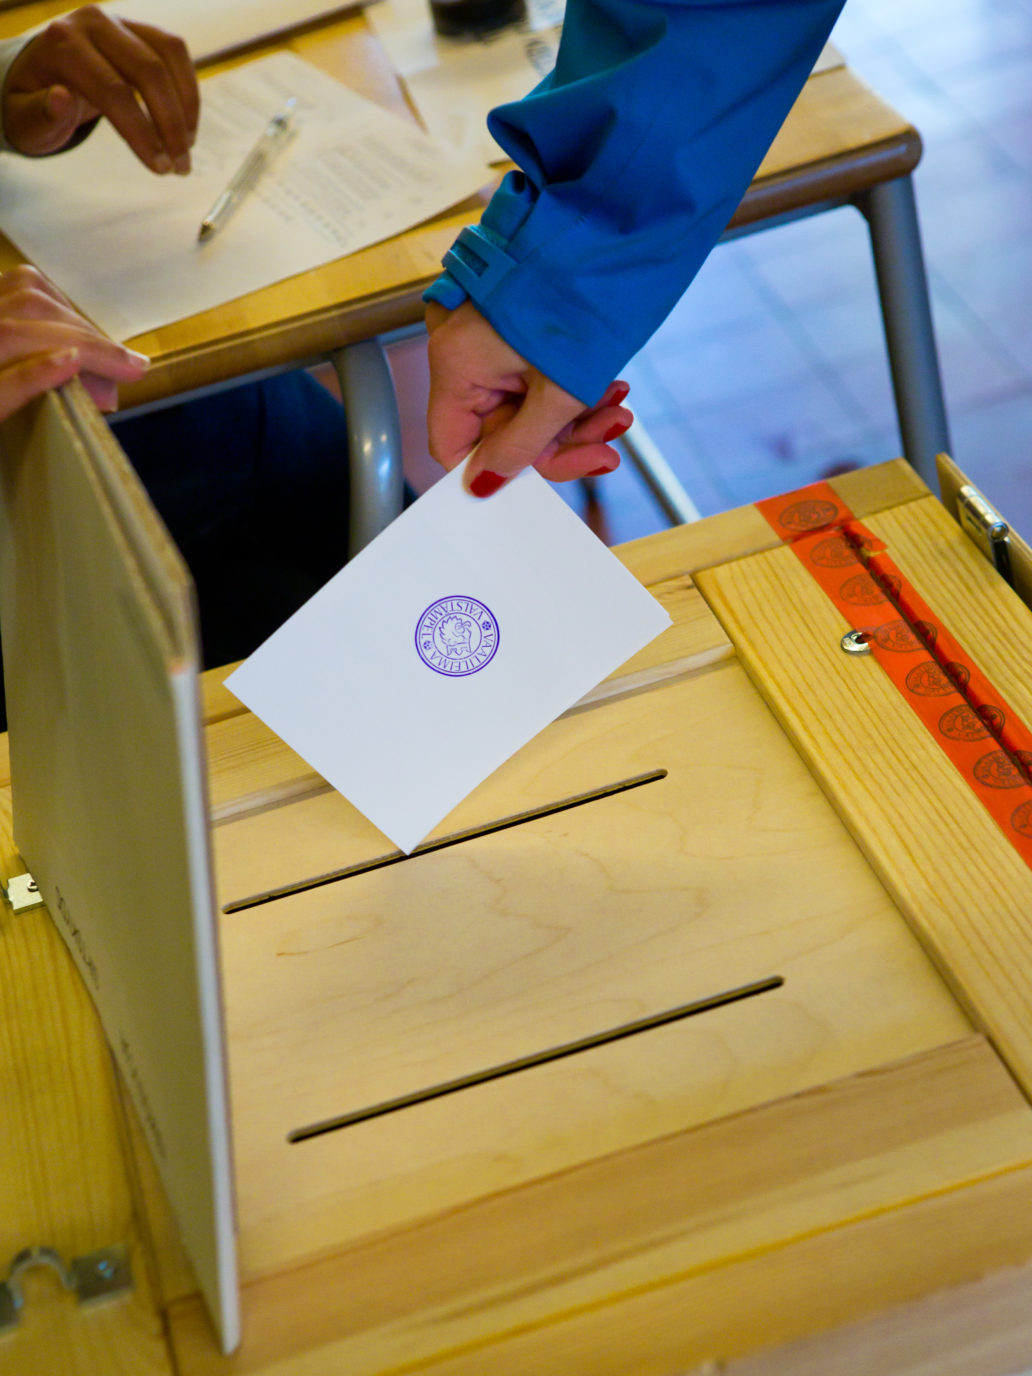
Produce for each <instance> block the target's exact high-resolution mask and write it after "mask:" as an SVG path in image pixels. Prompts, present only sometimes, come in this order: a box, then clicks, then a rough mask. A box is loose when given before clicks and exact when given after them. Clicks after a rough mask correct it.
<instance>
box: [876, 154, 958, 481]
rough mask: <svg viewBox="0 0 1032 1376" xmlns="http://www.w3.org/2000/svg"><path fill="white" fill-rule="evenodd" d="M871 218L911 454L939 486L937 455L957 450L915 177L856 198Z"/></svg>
mask: <svg viewBox="0 0 1032 1376" xmlns="http://www.w3.org/2000/svg"><path fill="white" fill-rule="evenodd" d="M856 205H857V207H858V209H859V210H860V212H861V214H862V215H863V216H864V218H865V219H866V221H867V226H868V229H869V231H870V235H871V251H872V253H873V255H874V268H875V273H876V275H877V279H878V296H879V300H880V302H881V312H882V320H883V322H884V325H885V341H886V344H887V346H888V352H889V367H890V369H891V371H892V386H893V391H894V392H895V396H896V413H897V415H898V417H899V430H900V437H901V439H902V442H903V452H904V454H905V455H906V457H907V459H908V460H909V461H910V463H912V464H913V466H914V468H916V469H917V471H918V473H920V475H921V477H922V478H923V479H924V481H925V482H926V483H927V484H928V486H929V487H930V488H932V490H933V491H938V478H937V477H936V471H935V456H936V454H938V453H950V452H951V450H950V437H949V427H948V424H947V420H946V407H945V404H944V402H943V395H942V380H941V378H940V375H939V358H938V353H937V352H936V347H935V334H934V331H933V328H932V311H931V304H930V302H929V299H928V279H927V277H926V276H925V267H924V255H923V253H922V250H921V233H920V230H919V228H918V222H917V205H916V202H915V200H914V186H913V182H912V181H911V179H910V177H897V178H896V179H895V180H893V181H889V182H882V183H881V184H880V185H879V186H873V187H871V188H870V189H869V190H868V191H864V192H862V193H861V194H860V195H858V196H857V197H856Z"/></svg>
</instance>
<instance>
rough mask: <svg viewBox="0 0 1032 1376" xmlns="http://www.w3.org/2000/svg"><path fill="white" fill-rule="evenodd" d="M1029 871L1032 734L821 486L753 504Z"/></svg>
mask: <svg viewBox="0 0 1032 1376" xmlns="http://www.w3.org/2000/svg"><path fill="white" fill-rule="evenodd" d="M756 505H757V508H758V510H759V511H760V512H761V513H762V514H763V515H764V516H765V517H766V519H767V520H768V521H769V523H770V525H771V526H772V527H773V529H774V530H775V531H776V532H777V533H778V535H780V536H781V538H782V539H783V540H785V541H786V542H787V543H790V544H791V546H792V548H793V550H794V551H795V553H796V555H797V556H798V558H799V559H800V561H801V562H802V564H803V565H804V567H805V568H806V569H808V571H809V572H810V574H811V575H812V576H813V578H814V579H815V580H816V582H818V583H819V584H820V586H821V587H822V588H823V589H824V591H825V592H826V593H827V595H828V596H829V597H830V598H831V600H832V601H833V602H834V603H835V605H836V607H837V608H838V609H839V611H840V612H841V613H842V615H843V616H844V617H845V619H846V620H847V621H848V622H849V623H850V625H851V626H852V627H853V629H854V630H857V631H860V632H862V633H864V634H865V635H866V636H867V637H868V643H869V644H870V647H871V652H872V654H873V655H874V657H875V658H876V659H877V660H878V662H879V664H881V666H882V667H883V668H884V670H885V671H886V673H887V674H888V675H889V677H890V678H891V680H892V682H893V683H894V684H895V685H896V687H897V688H898V689H899V690H900V692H901V693H902V694H903V695H904V697H905V698H906V699H907V701H908V702H909V703H910V705H911V707H912V708H913V709H914V711H915V712H916V713H917V715H918V716H919V717H920V718H921V720H922V721H923V722H924V724H925V726H926V727H927V728H928V730H929V731H930V732H931V734H932V735H933V736H934V737H935V739H936V740H937V741H938V743H939V745H940V746H941V747H942V749H943V750H944V751H945V752H946V754H947V755H948V756H949V758H950V759H951V760H952V761H953V763H954V765H955V766H956V767H957V769H959V770H960V771H961V773H962V774H963V775H964V777H965V779H966V780H967V781H968V783H969V784H970V785H971V787H972V789H973V790H974V791H975V793H976V794H977V796H978V798H979V799H980V801H981V802H982V804H983V805H984V806H985V808H986V809H987V810H988V812H989V813H990V815H991V816H992V817H993V818H994V820H995V821H996V823H997V824H998V825H999V827H1000V829H1001V830H1002V831H1003V832H1004V834H1005V835H1006V836H1007V838H1008V840H1009V841H1010V842H1011V844H1012V845H1013V846H1014V847H1015V849H1016V850H1017V851H1018V852H1019V853H1020V854H1021V856H1022V858H1023V859H1024V861H1025V863H1026V864H1027V865H1029V866H1030V868H1032V732H1030V731H1029V728H1028V727H1027V726H1026V725H1025V723H1024V722H1023V721H1022V720H1021V719H1020V718H1019V717H1018V716H1017V714H1016V713H1015V712H1014V711H1013V710H1012V708H1011V707H1010V706H1009V705H1008V704H1007V703H1006V702H1005V701H1004V700H1003V698H1002V697H1001V695H1000V694H999V693H998V692H997V690H996V689H995V688H994V687H993V685H992V684H991V683H990V682H989V680H988V679H987V678H986V677H985V675H984V674H983V673H982V672H981V671H980V670H979V669H978V667H977V666H976V665H975V664H974V663H973V661H972V660H971V657H970V656H969V655H968V654H967V653H966V652H965V651H964V649H963V648H962V646H961V645H960V643H959V642H958V641H957V639H956V637H955V636H953V635H952V634H951V633H950V632H949V631H948V630H947V629H946V627H945V626H944V625H943V623H942V621H941V620H940V618H939V617H938V616H936V615H935V613H934V612H933V611H932V610H931V608H930V607H929V606H928V604H927V603H926V602H925V601H924V600H923V599H922V598H921V597H920V596H919V595H918V593H917V592H916V590H915V589H914V588H913V586H912V585H911V584H910V583H908V582H907V580H906V579H905V578H904V577H903V575H902V574H901V573H900V571H899V569H898V568H897V567H896V565H895V564H894V563H893V561H892V558H891V556H890V555H889V553H888V551H887V549H886V546H885V544H884V542H883V541H881V540H879V539H878V538H877V537H876V536H874V535H872V534H871V532H870V531H868V530H866V529H865V528H864V526H863V525H862V524H861V523H860V522H859V521H857V520H855V519H854V517H853V513H852V512H851V511H850V510H849V508H848V507H847V506H846V504H845V503H844V502H843V501H842V499H841V498H840V497H838V496H837V494H836V493H835V492H834V491H833V490H832V489H831V488H830V487H829V486H828V485H827V484H826V483H814V484H813V485H812V486H810V487H805V488H801V489H799V490H798V491H796V492H790V493H787V494H786V495H785V496H782V497H773V498H770V499H768V500H767V501H762V502H757V503H756Z"/></svg>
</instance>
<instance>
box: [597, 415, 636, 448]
mask: <svg viewBox="0 0 1032 1376" xmlns="http://www.w3.org/2000/svg"><path fill="white" fill-rule="evenodd" d="M630 428H631V425H630V422H629V421H622V420H621V421H618V422H617V424H616V425H613V426H610V428H609V429H608V430H607V431H606V433H605V434H604V435H603V436H602V443H603V444H608V443H609V442H610V440H618V439H619V438H620V436H621V435H622V434H623V433H624V431H626V430H629V429H630Z"/></svg>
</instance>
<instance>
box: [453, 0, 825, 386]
mask: <svg viewBox="0 0 1032 1376" xmlns="http://www.w3.org/2000/svg"><path fill="white" fill-rule="evenodd" d="M843 3H844V0H568V3H567V7H566V22H565V24H564V26H563V35H562V41H561V43H560V45H559V54H558V58H557V61H556V66H555V70H554V72H552V73H551V74H550V75H549V76H547V77H546V78H545V79H544V80H543V81H542V82H541V83H540V85H539V86H538V87H537V88H536V89H535V90H534V91H532V92H531V93H530V95H528V96H526V97H525V98H524V99H523V100H521V101H516V102H514V103H512V104H508V105H501V106H499V107H498V108H497V109H496V110H494V111H492V113H491V116H490V119H489V127H490V129H491V133H492V134H493V135H494V137H495V138H496V139H497V140H498V142H499V143H500V144H501V145H502V147H503V148H504V149H505V151H506V152H507V153H508V154H509V156H510V157H511V158H512V160H513V161H514V162H515V163H516V164H517V165H518V167H519V168H520V169H521V170H520V171H518V172H512V173H510V174H509V175H508V176H507V177H506V178H505V179H504V181H503V182H502V185H501V187H500V188H499V190H498V191H497V192H496V193H495V195H494V196H493V197H492V199H491V201H490V202H489V204H488V206H487V208H486V210H485V211H484V215H483V218H482V220H481V223H480V225H479V226H470V227H467V228H466V229H464V230H463V231H462V232H461V234H460V235H459V237H458V239H457V240H456V242H455V244H454V245H453V246H452V248H451V249H450V250H449V252H448V254H447V255H446V257H445V260H444V265H445V268H446V270H447V271H446V273H445V275H444V276H443V277H442V278H440V279H438V281H437V282H436V283H435V284H434V285H433V286H432V287H431V288H430V290H429V291H428V292H427V299H431V300H436V301H439V302H441V303H442V304H443V305H445V306H447V307H448V308H449V309H454V308H455V307H456V306H457V305H459V304H461V302H462V301H463V300H465V299H466V298H467V296H468V297H469V298H470V299H472V301H473V302H474V303H475V305H476V306H477V309H478V310H479V311H480V312H481V313H482V314H483V315H484V316H485V317H486V318H487V319H488V320H489V321H490V322H491V324H492V325H493V326H494V328H495V329H496V330H497V331H498V333H499V334H500V335H501V336H502V338H503V339H505V340H506V341H507V342H508V343H509V344H511V345H512V347H513V348H514V349H516V350H517V351H518V352H519V353H520V354H522V355H523V357H524V358H526V359H527V360H528V361H529V362H531V363H533V364H534V365H535V366H536V367H537V368H539V369H540V370H541V371H542V372H543V373H544V374H545V375H546V376H547V377H550V378H551V379H552V380H553V381H554V382H557V383H558V384H559V385H560V386H561V387H563V388H565V389H566V390H567V391H568V392H572V393H573V395H574V396H575V397H578V398H579V399H580V400H581V401H583V402H584V403H585V405H589V406H590V405H594V404H595V402H597V401H598V400H599V398H600V397H601V395H602V393H603V392H604V391H605V389H606V387H607V386H608V385H609V383H610V382H611V381H612V380H613V379H614V378H615V377H617V376H618V374H619V373H620V370H621V369H622V367H623V366H624V364H625V363H626V362H627V360H628V359H629V358H631V357H632V356H633V355H634V354H635V353H637V351H638V350H639V349H640V348H641V347H642V345H643V344H644V343H645V342H646V340H647V339H648V338H649V337H650V336H651V335H652V334H653V333H654V332H655V331H656V329H657V328H658V327H659V325H660V324H661V323H662V321H663V320H664V319H665V317H666V316H667V315H668V314H669V312H670V311H671V310H672V309H673V307H674V306H675V305H676V304H677V301H678V300H679V298H680V297H681V295H682V294H683V293H684V291H685V289H686V287H687V286H688V284H689V283H690V282H691V280H692V278H693V277H694V276H695V274H696V273H697V272H698V270H699V268H700V267H701V266H702V263H703V261H704V260H705V258H706V256H707V254H708V253H709V251H710V249H711V248H712V247H713V245H714V244H715V243H716V242H717V240H718V239H719V237H720V235H721V234H722V233H723V231H724V229H725V227H726V226H727V222H728V220H729V219H730V218H731V216H732V215H733V214H734V211H735V209H736V208H737V206H738V203H739V201H740V200H741V198H742V196H743V195H744V193H745V191H746V189H747V188H748V186H749V182H750V181H751V179H752V177H753V175H754V173H755V171H756V169H757V167H758V166H759V164H760V162H761V161H762V160H763V156H764V154H765V152H766V150H767V148H768V147H769V145H770V143H771V142H772V140H773V138H774V135H775V134H776V133H777V131H778V129H779V128H780V126H781V124H782V122H783V120H784V118H785V116H786V115H787V113H788V111H789V109H790V108H791V106H792V103H793V102H794V100H795V98H796V96H797V95H798V93H799V91H800V90H801V88H802V86H803V83H804V82H805V81H806V78H807V76H808V75H809V73H810V71H811V69H812V67H813V64H814V62H815V61H816V60H817V57H818V55H819V54H820V51H821V48H822V46H823V44H824V42H825V40H826V39H827V37H828V34H829V33H830V32H831V29H832V26H833V24H834V23H835V20H836V19H837V17H838V14H839V11H840V10H841V8H842V5H843Z"/></svg>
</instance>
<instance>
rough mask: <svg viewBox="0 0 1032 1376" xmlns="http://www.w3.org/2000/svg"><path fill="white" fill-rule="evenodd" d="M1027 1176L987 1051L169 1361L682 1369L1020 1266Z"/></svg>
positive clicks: (796, 1111)
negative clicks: (228, 1344)
mask: <svg viewBox="0 0 1032 1376" xmlns="http://www.w3.org/2000/svg"><path fill="white" fill-rule="evenodd" d="M1030 1160H1032V1112H1030V1110H1029V1107H1028V1105H1027V1103H1026V1102H1025V1101H1024V1099H1023V1098H1022V1096H1021V1095H1020V1093H1018V1091H1017V1090H1016V1088H1015V1086H1014V1085H1013V1082H1012V1081H1011V1080H1010V1078H1009V1077H1008V1076H1007V1075H1006V1073H1005V1072H1003V1071H1002V1069H1001V1067H1000V1066H999V1063H998V1062H997V1061H996V1059H995V1057H994V1056H993V1055H992V1053H991V1052H990V1051H989V1049H988V1048H987V1047H986V1046H985V1044H984V1043H983V1042H982V1041H981V1039H979V1038H972V1039H969V1040H965V1041H961V1042H959V1043H955V1044H954V1045H952V1046H949V1047H944V1048H942V1049H940V1050H938V1051H934V1052H929V1053H927V1054H925V1055H922V1056H917V1057H914V1058H912V1059H910V1060H908V1061H904V1062H900V1063H897V1064H896V1065H893V1066H888V1067H884V1068H882V1069H880V1070H877V1071H875V1072H873V1073H871V1074H867V1075H860V1076H854V1077H851V1078H849V1079H846V1080H839V1081H836V1082H834V1083H831V1084H828V1085H825V1086H822V1087H821V1088H818V1089H815V1090H813V1091H811V1092H809V1093H807V1094H803V1095H799V1096H796V1097H793V1098H791V1099H782V1100H779V1101H777V1102H775V1103H769V1104H766V1105H764V1106H762V1107H759V1108H756V1109H754V1110H752V1111H750V1112H747V1113H744V1114H739V1115H736V1116H733V1117H729V1118H723V1119H720V1120H718V1121H714V1122H712V1123H709V1124H707V1125H704V1126H700V1127H697V1128H693V1129H690V1130H689V1131H686V1132H681V1133H675V1134H673V1135H671V1136H668V1137H665V1138H662V1139H660V1140H654V1141H652V1142H649V1143H647V1144H645V1145H643V1146H641V1147H640V1148H638V1149H636V1150H632V1151H625V1152H619V1153H616V1154H614V1155H610V1156H606V1157H604V1158H601V1159H597V1160H595V1161H592V1162H590V1163H587V1164H585V1165H583V1166H581V1167H579V1168H576V1169H574V1170H569V1171H565V1172H561V1173H559V1174H557V1175H553V1176H551V1177H549V1178H545V1179H541V1180H539V1181H537V1182H535V1183H533V1184H530V1185H527V1186H526V1187H524V1188H522V1189H517V1190H512V1191H506V1192H503V1193H502V1194H499V1195H495V1196H494V1197H492V1198H488V1199H483V1200H481V1201H480V1202H478V1203H477V1204H475V1205H472V1206H471V1207H470V1208H468V1209H462V1210H455V1211H449V1212H447V1213H445V1214H442V1215H440V1216H439V1217H437V1218H435V1219H432V1220H427V1221H425V1222H423V1223H422V1224H420V1225H419V1226H417V1227H415V1228H412V1229H407V1230H403V1231H402V1232H401V1233H400V1234H398V1235H396V1236H393V1237H386V1238H383V1239H377V1240H372V1241H370V1242H369V1243H368V1244H366V1245H364V1246H360V1247H357V1248H354V1249H352V1250H349V1251H347V1252H345V1253H343V1254H341V1255H340V1256H338V1257H336V1258H333V1259H327V1260H326V1261H324V1262H321V1263H317V1264H315V1265H312V1266H310V1267H306V1268H303V1269H301V1270H298V1271H294V1272H292V1273H290V1274H288V1275H284V1276H282V1277H280V1278H271V1277H270V1278H268V1279H266V1280H262V1281H258V1282H256V1283H255V1284H253V1285H250V1286H248V1287H246V1288H245V1312H246V1314H247V1332H248V1337H247V1339H246V1340H245V1343H244V1346H243V1347H242V1349H241V1351H240V1353H239V1354H238V1355H237V1357H236V1358H235V1359H234V1360H233V1361H232V1363H231V1364H230V1363H226V1362H223V1361H222V1360H221V1359H219V1358H218V1357H217V1356H216V1355H215V1354H214V1352H213V1350H212V1348H211V1344H210V1342H208V1341H206V1337H205V1331H204V1321H203V1317H202V1315H201V1314H200V1313H199V1311H198V1309H197V1307H196V1305H194V1304H192V1303H189V1302H184V1303H181V1304H177V1305H174V1306H173V1310H172V1332H173V1338H174V1342H175V1345H176V1354H177V1358H178V1360H179V1362H180V1366H181V1369H182V1371H183V1372H184V1373H187V1374H188V1376H214V1373H221V1372H224V1371H232V1372H234V1373H245V1372H246V1373H258V1372H261V1373H263V1376H287V1373H290V1376H316V1373H318V1376H323V1373H326V1372H329V1371H331V1370H346V1371H348V1372H349V1373H354V1376H366V1374H367V1373H370V1374H371V1373H374V1372H387V1371H392V1372H397V1371H401V1370H426V1371H433V1372H435V1373H436V1372H440V1373H449V1376H458V1373H463V1376H473V1373H483V1372H484V1371H491V1372H492V1374H493V1376H494V1373H498V1376H516V1374H517V1373H519V1374H520V1376H523V1374H524V1373H526V1372H528V1371H556V1372H560V1371H562V1372H566V1371H576V1372H578V1373H582V1372H583V1373H585V1374H586V1376H604V1374H607V1373H613V1374H615V1373H625V1372H627V1371H634V1372H636V1373H638V1372H641V1373H660V1372H665V1373H670V1372H673V1371H680V1370H685V1369H688V1368H690V1367H692V1366H693V1365H697V1364H699V1363H700V1362H702V1361H704V1360H706V1359H708V1358H711V1357H714V1356H719V1357H721V1358H723V1357H727V1356H731V1355H734V1354H735V1353H736V1352H740V1351H743V1350H747V1349H748V1348H749V1347H750V1346H753V1345H755V1344H756V1343H757V1342H764V1341H766V1342H771V1341H773V1340H776V1339H777V1338H779V1337H788V1336H791V1335H792V1334H793V1332H799V1331H807V1329H812V1328H813V1327H820V1326H827V1325H829V1324H831V1323H834V1322H835V1321H836V1320H840V1319H841V1317H842V1316H843V1309H844V1308H848V1309H851V1310H853V1311H854V1312H856V1311H857V1310H859V1312H863V1311H864V1310H865V1309H869V1308H871V1307H875V1306H877V1305H878V1304H885V1303H886V1302H888V1301H889V1300H890V1299H891V1300H896V1299H899V1298H901V1297H906V1296H908V1295H914V1294H916V1293H921V1292H922V1290H924V1289H925V1288H926V1287H927V1286H928V1284H929V1282H930V1281H932V1283H933V1284H934V1280H933V1277H934V1279H937V1280H939V1281H940V1282H944V1281H945V1282H948V1280H949V1279H962V1278H964V1277H965V1276H967V1277H970V1276H972V1275H973V1274H977V1272H978V1271H979V1270H980V1269H982V1268H983V1267H986V1266H999V1265H1006V1264H1008V1263H1009V1262H1014V1261H1018V1260H1021V1259H1023V1258H1024V1257H1026V1256H1027V1255H1028V1251H1029V1247H1030V1245H1032V1238H1030V1236H1029V1233H1028V1229H1027V1227H1026V1226H1025V1220H1024V1219H1023V1218H1022V1219H1019V1218H1018V1217H1016V1213H1023V1212H1024V1209H1023V1207H1022V1206H1021V1204H1020V1203H1019V1201H1021V1200H1023V1199H1024V1198H1026V1197H1027V1190H1028V1188H1029V1183H1030V1180H1032V1166H1030ZM976 1220H977V1221H976ZM983 1220H984V1221H985V1223H986V1225H987V1226H985V1227H983V1226H982V1222H983ZM946 1237H948V1238H949V1245H948V1246H946V1247H945V1248H937V1244H940V1243H941V1242H942V1241H943V1240H944V1239H945V1238H946ZM660 1277H662V1279H660ZM399 1278H401V1280H400V1283H399ZM457 1294H461V1295H463V1296H464V1300H463V1302H462V1303H459V1304H456V1303H455V1301H454V1296H455V1295H457ZM331 1312H332V1314H333V1319H332V1325H331V1323H329V1322H327V1319H328V1316H329V1314H330V1313H331ZM600 1339H601V1340H600ZM334 1364H335V1365H334Z"/></svg>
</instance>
